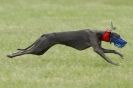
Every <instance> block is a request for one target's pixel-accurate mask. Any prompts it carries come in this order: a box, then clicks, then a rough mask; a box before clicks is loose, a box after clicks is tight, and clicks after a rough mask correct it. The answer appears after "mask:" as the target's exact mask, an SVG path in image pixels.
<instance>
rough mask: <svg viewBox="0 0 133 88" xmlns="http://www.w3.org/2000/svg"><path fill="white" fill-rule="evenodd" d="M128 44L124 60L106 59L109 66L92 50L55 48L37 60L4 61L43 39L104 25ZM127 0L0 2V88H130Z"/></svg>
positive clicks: (131, 12) (131, 23) (132, 29)
mask: <svg viewBox="0 0 133 88" xmlns="http://www.w3.org/2000/svg"><path fill="white" fill-rule="evenodd" d="M110 20H112V21H113V24H114V25H115V26H116V27H117V30H115V32H117V33H119V34H120V35H121V36H122V37H123V38H124V39H125V40H127V42H128V44H127V46H126V47H124V48H123V49H118V48H115V47H114V46H113V45H110V44H108V43H103V47H105V48H107V47H108V48H110V49H115V50H117V51H119V52H121V53H123V54H124V56H125V59H123V60H122V59H121V58H120V57H119V56H116V55H114V54H107V56H109V57H110V58H111V59H112V60H113V61H115V62H118V63H120V66H112V65H110V64H108V63H107V62H105V61H104V60H103V59H102V58H101V57H100V56H98V55H97V54H95V53H94V52H93V50H92V48H90V49H87V50H84V51H77V50H75V49H72V48H69V47H66V46H63V45H57V46H53V47H52V48H51V49H50V50H49V51H48V52H46V53H45V54H44V55H42V56H35V55H25V56H22V57H17V58H15V59H9V58H7V57H6V55H7V54H9V53H11V52H13V51H15V50H16V49H17V48H24V47H26V46H28V45H30V44H31V43H33V42H34V41H35V40H36V39H37V38H38V37H39V36H41V35H42V34H44V33H51V32H61V31H71V30H81V29H87V28H89V29H92V30H94V29H97V30H105V28H107V27H110V25H109V22H110ZM132 33H133V1H132V0H125V1H124V0H0V88H132V87H133V84H132V82H133V75H132V74H133V69H132V67H133V59H132V58H133V55H132V52H133V41H132V39H133V35H132Z"/></svg>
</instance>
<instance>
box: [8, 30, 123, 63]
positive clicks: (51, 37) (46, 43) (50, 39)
mask: <svg viewBox="0 0 133 88" xmlns="http://www.w3.org/2000/svg"><path fill="white" fill-rule="evenodd" d="M103 33H104V31H96V30H95V31H94V30H90V29H84V30H78V31H68V32H54V33H48V34H43V35H42V36H41V37H40V38H39V39H37V40H36V41H35V42H34V43H33V44H32V45H30V46H29V47H27V48H25V49H18V51H17V52H15V53H12V54H9V55H7V57H9V58H13V57H16V56H20V55H24V54H34V55H42V54H44V53H45V52H46V51H47V50H48V49H49V48H50V47H52V46H53V45H56V44H62V45H66V46H69V47H72V48H75V49H77V50H84V49H87V48H89V47H92V48H93V50H94V52H96V53H97V54H99V55H100V56H101V57H102V58H103V59H104V60H106V61H107V62H108V63H110V64H113V65H118V63H115V62H113V61H111V60H110V59H109V58H108V57H107V56H106V55H105V54H104V53H114V54H117V55H119V56H120V57H121V58H123V55H122V54H121V53H119V52H117V51H115V50H110V49H104V48H102V47H101V42H102V40H101V36H102V34H103ZM111 34H112V35H113V36H115V37H118V38H119V37H120V35H119V34H117V33H115V32H111Z"/></svg>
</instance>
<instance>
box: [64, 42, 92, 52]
mask: <svg viewBox="0 0 133 88" xmlns="http://www.w3.org/2000/svg"><path fill="white" fill-rule="evenodd" d="M65 45H66V46H69V47H72V48H75V49H77V50H84V49H86V48H89V47H90V46H91V45H90V44H89V43H82V42H80V43H79V42H74V43H69V44H65Z"/></svg>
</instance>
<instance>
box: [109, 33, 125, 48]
mask: <svg viewBox="0 0 133 88" xmlns="http://www.w3.org/2000/svg"><path fill="white" fill-rule="evenodd" d="M110 43H114V45H115V46H116V47H118V48H123V47H124V46H125V45H126V44H127V42H126V41H125V40H124V39H122V38H121V36H120V35H119V34H117V33H115V32H111V34H110Z"/></svg>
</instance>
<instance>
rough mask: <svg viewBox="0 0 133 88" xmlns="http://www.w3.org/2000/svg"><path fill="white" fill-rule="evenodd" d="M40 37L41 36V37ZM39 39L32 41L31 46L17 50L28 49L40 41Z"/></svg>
mask: <svg viewBox="0 0 133 88" xmlns="http://www.w3.org/2000/svg"><path fill="white" fill-rule="evenodd" d="M39 39H40V38H39ZM39 39H37V40H36V41H35V42H34V43H32V44H31V45H30V46H28V47H26V48H24V49H20V48H19V49H17V50H20V51H24V50H27V49H29V48H31V47H32V46H33V45H34V44H36V43H37V42H39Z"/></svg>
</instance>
